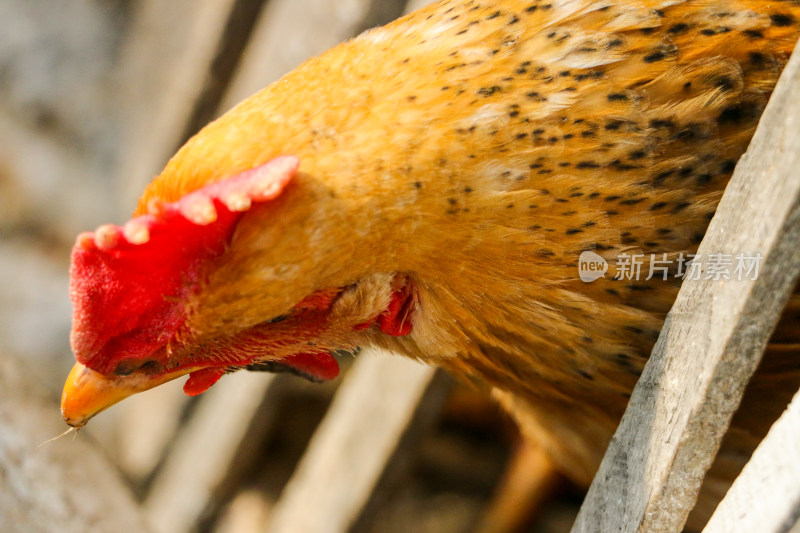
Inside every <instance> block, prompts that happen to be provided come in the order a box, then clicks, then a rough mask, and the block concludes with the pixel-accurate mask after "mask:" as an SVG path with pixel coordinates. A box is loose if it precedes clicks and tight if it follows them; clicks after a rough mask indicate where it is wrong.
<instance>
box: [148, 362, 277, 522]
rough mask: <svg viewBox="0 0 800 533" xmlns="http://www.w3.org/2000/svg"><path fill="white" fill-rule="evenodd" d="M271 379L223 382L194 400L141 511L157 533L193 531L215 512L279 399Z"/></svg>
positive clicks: (237, 377)
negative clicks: (195, 401)
mask: <svg viewBox="0 0 800 533" xmlns="http://www.w3.org/2000/svg"><path fill="white" fill-rule="evenodd" d="M279 379H280V378H279V377H276V376H275V375H272V374H267V373H262V372H253V373H249V372H239V373H236V374H234V375H231V376H225V377H223V378H222V379H221V380H220V382H219V383H217V384H215V385H214V386H213V387H212V388H211V389H210V390H209V391H208V392H206V393H204V394H203V396H201V397H200V400H199V404H198V405H197V406H196V407H195V409H194V412H193V415H192V417H191V418H190V419H189V421H188V423H186V425H185V426H184V427H183V428H182V430H181V432H180V435H179V437H178V440H177V441H176V442H175V444H174V445H173V446H172V447H171V448H170V452H169V454H168V456H167V457H166V459H165V461H164V464H163V466H162V467H161V468H160V469H159V470H158V473H157V475H156V478H155V480H154V481H153V484H152V485H151V488H150V490H149V491H148V493H147V498H146V499H145V502H144V507H145V511H146V514H147V516H148V517H149V519H150V522H151V523H152V524H153V527H154V528H156V529H157V531H163V532H164V533H181V532H189V531H195V530H196V529H197V526H198V524H199V523H200V522H201V521H202V520H203V519H204V518H206V517H207V516H208V514H209V513H213V512H214V511H215V510H216V506H217V505H219V504H220V503H221V502H220V496H221V493H222V492H224V491H225V490H226V489H228V488H229V487H228V483H229V480H231V479H233V478H235V477H236V476H237V475H238V474H241V473H242V470H243V469H244V468H246V467H247V465H248V464H249V461H250V459H252V457H253V454H255V453H258V449H259V444H260V442H261V440H262V438H263V437H264V435H265V433H266V431H267V429H268V428H269V427H270V426H271V423H272V415H273V414H274V411H273V409H272V408H271V407H272V405H274V404H275V403H276V395H277V394H279V392H278V389H276V387H275V384H274V382H275V381H277V380H279Z"/></svg>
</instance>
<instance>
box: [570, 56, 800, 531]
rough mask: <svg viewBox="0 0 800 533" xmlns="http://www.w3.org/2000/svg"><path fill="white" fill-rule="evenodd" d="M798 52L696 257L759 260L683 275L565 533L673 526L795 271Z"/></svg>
mask: <svg viewBox="0 0 800 533" xmlns="http://www.w3.org/2000/svg"><path fill="white" fill-rule="evenodd" d="M798 87H800V54H794V57H792V59H791V61H790V62H789V64H788V65H787V67H786V70H785V71H784V73H783V76H782V77H781V80H780V82H779V83H778V85H777V87H776V90H775V93H774V94H773V96H772V99H771V101H770V103H769V105H768V107H767V109H766V111H765V113H764V116H763V118H762V120H761V124H760V125H759V128H758V130H757V132H756V134H755V136H754V137H753V141H752V143H751V145H750V149H749V150H748V152H747V154H746V155H745V156H744V157H743V158H742V160H741V162H740V163H739V165H738V167H737V169H736V172H735V174H734V176H733V178H732V180H731V182H730V184H729V185H728V188H727V190H726V191H725V195H724V197H723V199H722V202H721V203H720V206H719V209H718V211H717V214H716V216H715V217H714V219H713V220H712V221H711V225H710V227H709V230H708V233H707V235H706V237H705V239H704V240H703V242H702V243H701V245H700V249H699V251H698V253H699V254H702V257H708V254H710V253H715V254H732V255H731V256H732V257H735V256H736V254H739V253H745V254H751V253H756V252H760V253H761V255H762V260H761V263H760V265H761V271H760V273H759V276H758V279H757V280H755V281H738V280H733V281H726V280H698V281H694V280H687V281H685V282H684V284H683V286H682V287H681V290H680V293H679V294H678V297H677V300H676V302H675V305H674V306H673V308H672V310H671V311H670V313H669V315H668V317H667V320H666V323H665V325H664V328H663V330H662V332H661V336H660V337H659V339H658V342H657V343H656V346H655V348H654V350H653V355H652V356H651V358H650V361H649V362H648V363H647V366H646V367H645V370H644V373H643V374H642V377H641V379H640V380H639V383H638V384H637V386H636V388H635V390H634V392H633V395H632V398H631V401H630V404H629V405H628V409H627V411H626V413H625V416H624V417H623V419H622V422H621V423H620V426H619V428H618V429H617V432H616V434H615V435H614V438H613V440H612V442H611V444H610V446H609V448H608V451H607V452H606V455H605V457H604V459H603V462H602V464H601V466H600V470H599V472H598V473H597V475H596V476H595V479H594V482H593V483H592V486H591V488H590V490H589V493H588V495H587V497H586V501H585V503H584V505H583V508H582V509H581V512H580V514H579V516H578V519H577V521H576V523H575V525H574V527H573V531H574V532H587V531H620V532H627V531H648V532H654V531H670V532H674V531H680V529H681V527H682V525H683V523H684V522H685V520H686V517H687V515H688V513H689V511H690V510H691V508H692V506H693V505H694V502H695V500H696V498H697V492H698V489H699V487H700V484H701V482H702V480H703V477H704V475H705V472H706V470H707V469H708V467H709V466H710V464H711V462H712V460H713V458H714V455H715V454H716V452H717V450H718V448H719V444H720V440H721V438H722V436H723V434H724V432H725V430H726V429H727V426H728V424H729V422H730V418H731V415H732V414H733V412H734V411H735V409H736V407H737V406H738V404H739V401H740V400H741V396H742V393H743V390H744V388H745V386H746V384H747V381H748V379H749V377H750V376H751V375H752V373H753V371H754V370H755V368H756V366H757V364H758V362H759V360H760V358H761V354H762V353H763V350H764V347H765V345H766V342H767V340H768V337H769V335H770V333H771V331H772V329H773V327H774V325H775V323H776V321H777V319H778V317H779V315H780V312H781V310H782V309H783V307H784V304H785V303H786V301H787V299H788V296H789V294H790V291H791V289H792V287H793V285H794V282H795V281H796V279H797V274H798V270H800V246H798V244H797V243H798V242H800V178H798V174H797V169H798V168H800V136H798V135H797V132H798V131H800V99H798V98H797V88H798Z"/></svg>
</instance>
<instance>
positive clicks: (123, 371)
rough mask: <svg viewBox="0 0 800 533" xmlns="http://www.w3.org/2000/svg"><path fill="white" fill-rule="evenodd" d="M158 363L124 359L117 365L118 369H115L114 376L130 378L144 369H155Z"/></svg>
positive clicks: (150, 360) (148, 360)
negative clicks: (129, 376)
mask: <svg viewBox="0 0 800 533" xmlns="http://www.w3.org/2000/svg"><path fill="white" fill-rule="evenodd" d="M155 365H156V362H155V361H153V360H152V359H134V358H131V359H123V360H122V361H120V362H119V364H117V368H115V369H114V375H116V376H128V375H130V374H133V373H134V372H136V371H137V370H141V369H142V368H151V367H155Z"/></svg>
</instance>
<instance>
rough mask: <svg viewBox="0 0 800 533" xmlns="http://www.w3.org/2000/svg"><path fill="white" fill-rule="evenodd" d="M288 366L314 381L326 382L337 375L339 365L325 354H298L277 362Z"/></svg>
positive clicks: (329, 355)
mask: <svg viewBox="0 0 800 533" xmlns="http://www.w3.org/2000/svg"><path fill="white" fill-rule="evenodd" d="M277 362H278V363H280V364H283V365H286V366H290V367H292V368H294V369H295V370H297V371H298V372H300V373H301V374H305V375H306V376H309V377H311V378H313V379H314V380H316V381H327V380H329V379H333V378H335V377H336V376H338V375H339V363H337V362H336V359H334V358H333V356H332V355H331V354H329V353H327V352H323V353H299V354H295V355H290V356H289V357H284V358H283V359H279V360H278V361H277Z"/></svg>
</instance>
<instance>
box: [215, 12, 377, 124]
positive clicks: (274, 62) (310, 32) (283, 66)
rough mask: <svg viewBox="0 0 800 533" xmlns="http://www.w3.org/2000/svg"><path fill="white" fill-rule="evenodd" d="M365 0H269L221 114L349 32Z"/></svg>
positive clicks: (355, 27) (358, 20)
mask: <svg viewBox="0 0 800 533" xmlns="http://www.w3.org/2000/svg"><path fill="white" fill-rule="evenodd" d="M369 6H370V0H350V1H348V2H344V3H342V2H330V1H328V0H270V2H269V3H268V4H267V6H266V9H264V11H263V12H262V13H261V16H260V18H259V20H258V22H257V23H256V26H255V28H254V29H253V34H252V36H251V38H250V43H249V44H248V46H247V48H246V49H245V51H244V54H243V56H242V59H241V61H240V64H239V70H238V71H237V73H236V75H235V76H234V78H233V80H232V82H231V84H230V86H229V88H228V90H227V93H226V95H225V97H224V98H223V100H222V104H221V106H220V112H221V113H224V112H225V111H227V110H228V109H230V108H231V107H233V106H234V105H236V104H237V103H239V102H240V101H241V100H244V99H245V98H247V97H248V96H250V95H251V94H253V93H254V92H256V91H258V90H259V89H261V88H263V87H266V86H267V85H269V84H270V83H272V82H273V81H275V80H277V79H278V78H280V77H281V76H283V75H284V74H286V73H287V72H289V71H290V70H292V69H293V68H295V67H296V66H297V65H299V64H300V63H302V62H303V61H305V60H306V59H308V58H309V57H312V56H315V55H318V54H321V53H322V52H324V51H325V50H327V49H328V48H331V47H332V46H335V45H337V44H339V43H340V42H342V41H344V40H346V39H349V38H350V37H352V36H353V35H354V34H355V33H356V32H357V31H358V29H359V25H360V23H361V21H362V20H364V17H365V16H366V14H367V12H368V11H369Z"/></svg>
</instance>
